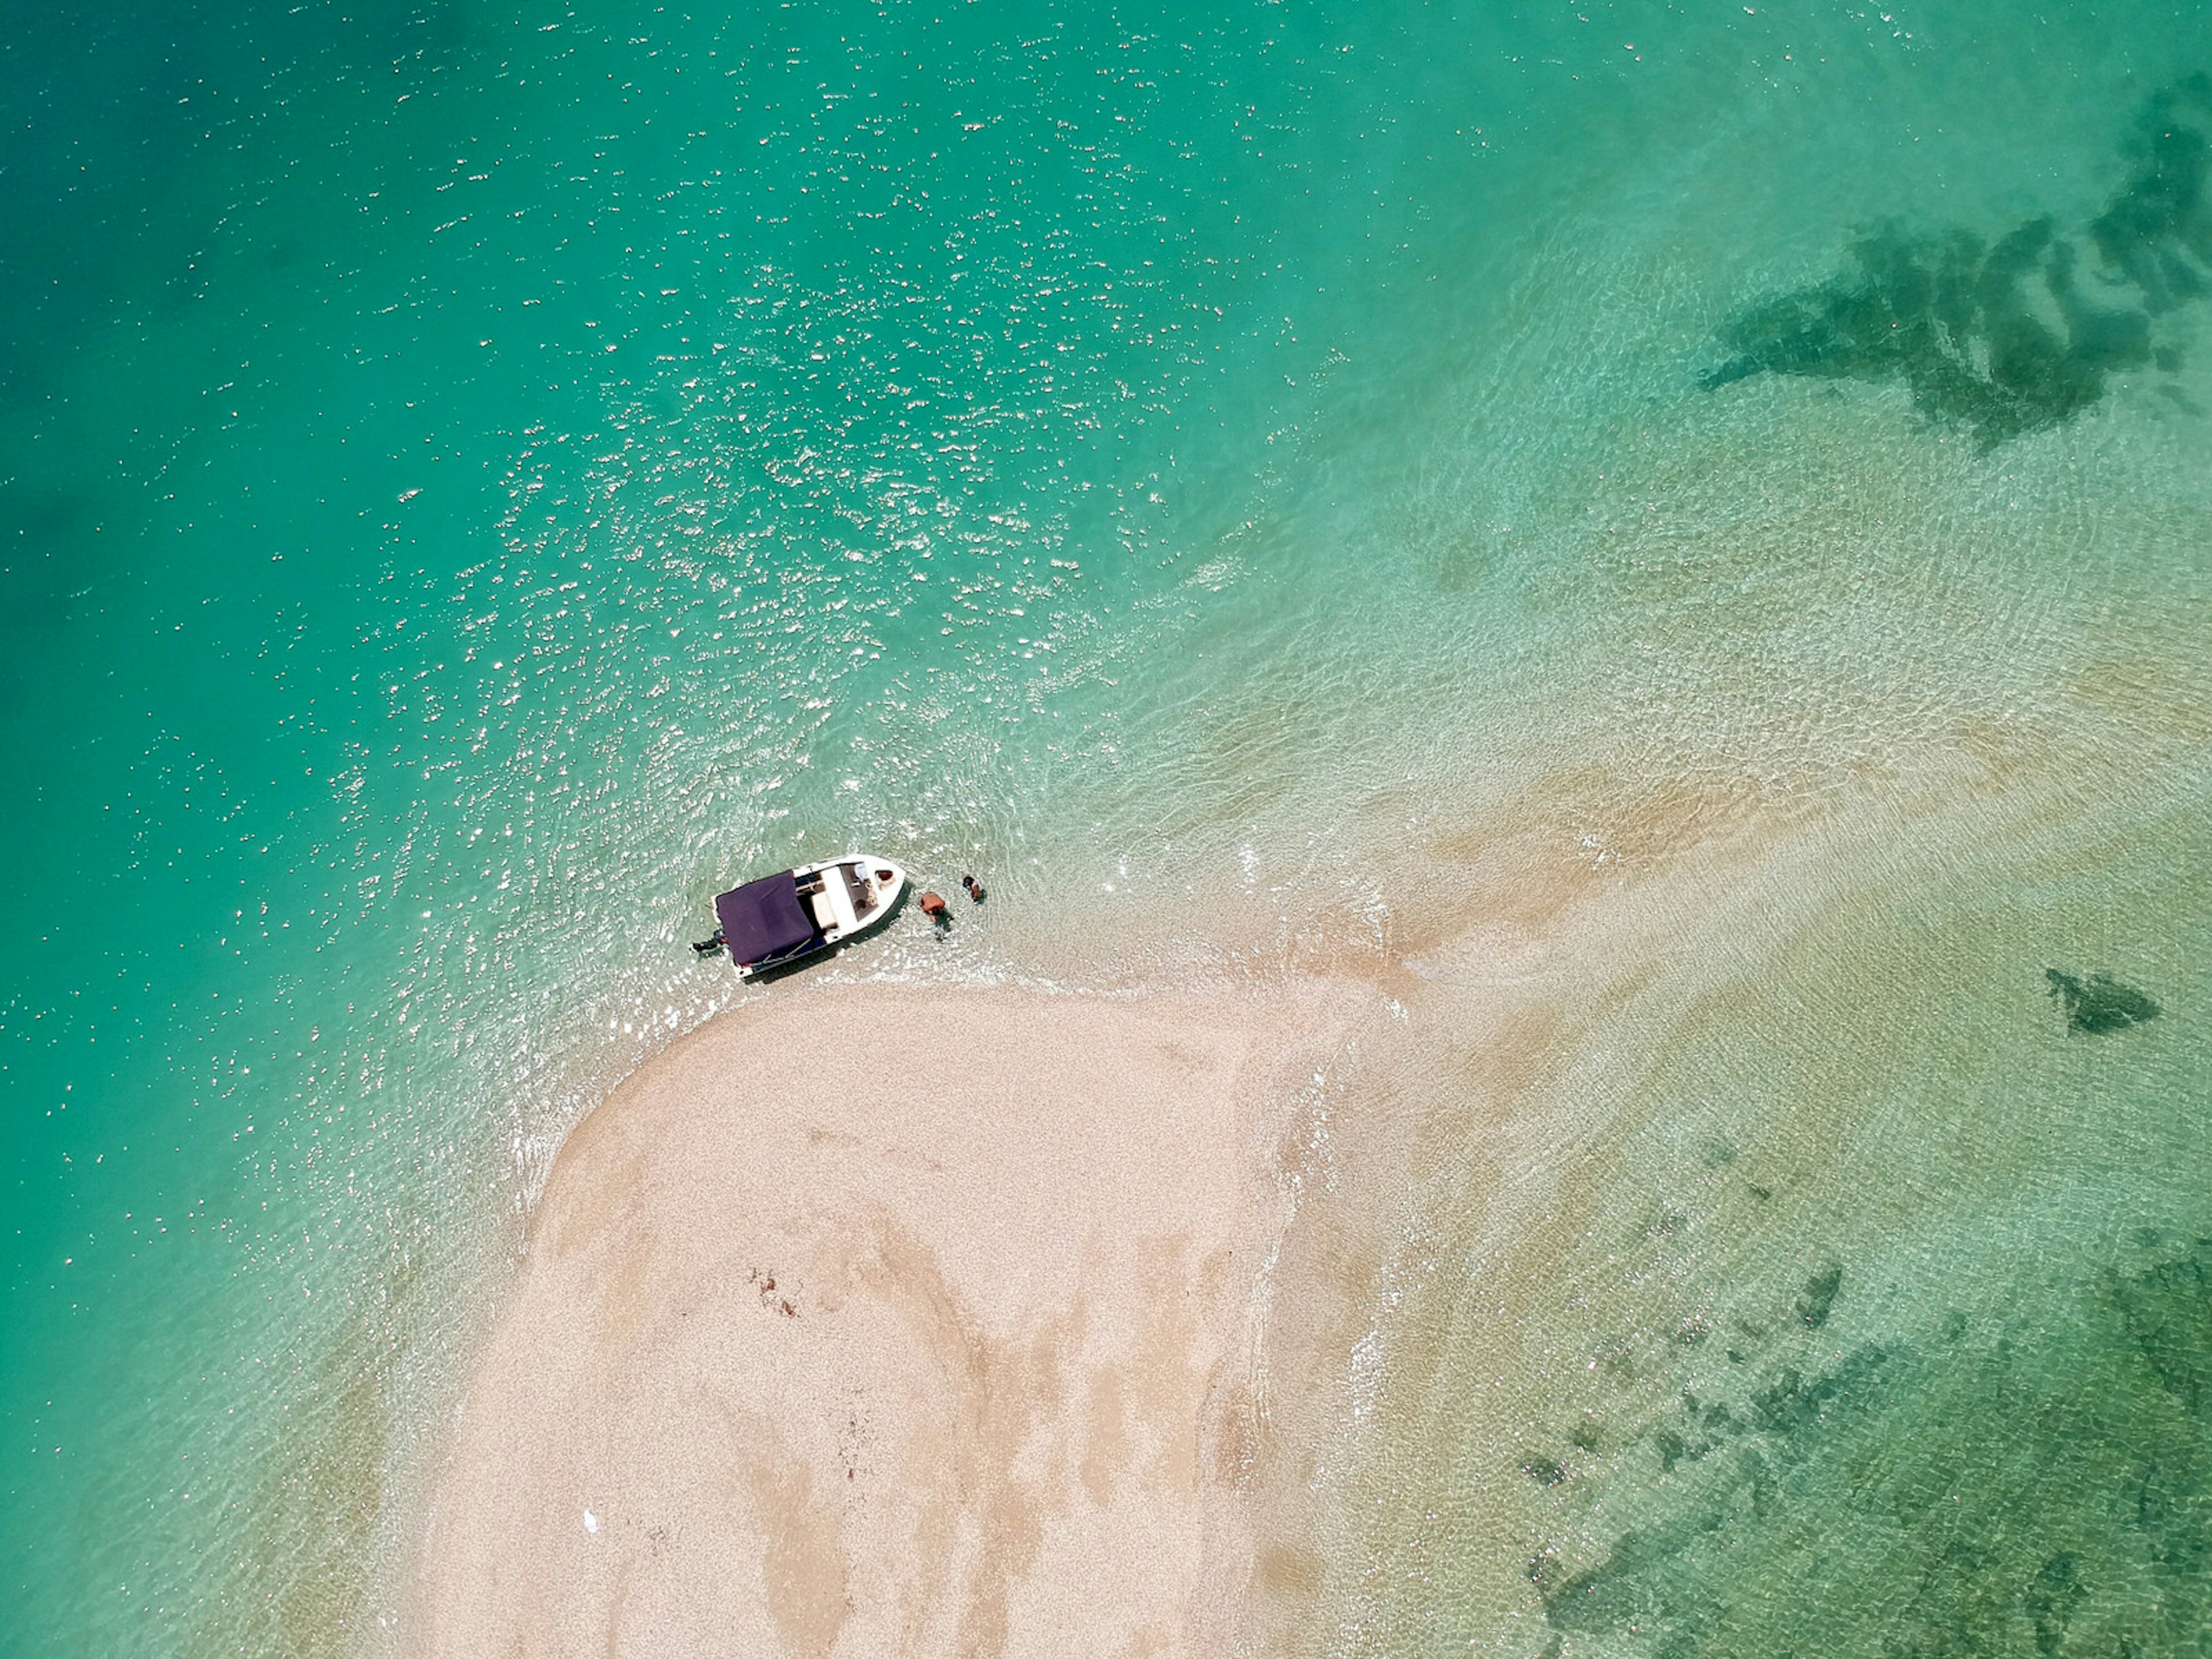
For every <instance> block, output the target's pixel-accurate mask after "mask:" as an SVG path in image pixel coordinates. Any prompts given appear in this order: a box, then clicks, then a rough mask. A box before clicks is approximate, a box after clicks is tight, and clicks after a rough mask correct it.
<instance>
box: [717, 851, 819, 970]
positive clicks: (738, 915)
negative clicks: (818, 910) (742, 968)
mask: <svg viewBox="0 0 2212 1659" xmlns="http://www.w3.org/2000/svg"><path fill="white" fill-rule="evenodd" d="M714 916H715V919H716V920H717V921H720V923H721V924H722V938H723V939H724V940H725V941H726V943H727V944H728V945H729V947H730V959H731V960H732V961H733V962H736V963H739V964H741V965H742V964H743V963H751V962H761V961H764V960H766V959H767V958H768V957H775V956H781V955H782V954H783V953H784V952H785V951H789V950H793V949H794V948H796V947H797V946H799V945H804V944H805V943H806V941H807V940H809V939H812V938H813V937H814V919H813V918H812V917H811V916H810V915H807V914H806V907H805V905H803V904H801V903H800V902H799V878H797V877H796V876H794V875H793V874H792V872H790V871H788V870H784V871H781V872H778V873H776V874H775V875H773V876H763V877H762V878H760V879H759V880H758V881H749V882H747V883H746V884H744V886H742V887H733V888H732V889H731V890H729V891H728V892H726V893H719V894H717V895H716V896H715V897H714Z"/></svg>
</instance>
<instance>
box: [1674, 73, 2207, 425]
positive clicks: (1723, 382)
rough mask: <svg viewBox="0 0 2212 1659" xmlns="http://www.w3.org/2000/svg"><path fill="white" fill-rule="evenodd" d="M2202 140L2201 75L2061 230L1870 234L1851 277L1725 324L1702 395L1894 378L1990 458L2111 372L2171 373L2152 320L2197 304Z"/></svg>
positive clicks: (2087, 394)
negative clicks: (2093, 205) (1741, 383)
mask: <svg viewBox="0 0 2212 1659" xmlns="http://www.w3.org/2000/svg"><path fill="white" fill-rule="evenodd" d="M2208 131H2212V78H2208V77H2207V76H2203V75H2201V74H2200V75H2192V76H2189V77H2187V78H2186V79H2185V80H2183V81H2180V82H2177V83H2176V84H2174V85H2173V86H2171V87H2168V88H2165V89H2164V90H2162V91H2160V92H2159V93H2157V94H2154V96H2153V97H2152V98H2151V99H2150V100H2149V102H2148V104H2147V105H2146V106H2145V108H2144V111H2143V112H2142V116H2141V117H2140V118H2139V119H2138V120H2137V122H2136V128H2135V131H2134V132H2133V134H2132V135H2131V136H2130V139H2129V141H2128V143H2127V144H2126V145H2125V146H2124V155H2125V156H2126V157H2127V159H2128V160H2129V161H2130V162H2131V163H2132V167H2131V170H2130V173H2129V175H2128V179H2127V181H2126V183H2125V184H2124V185H2122V186H2121V187H2120V189H2119V190H2118V191H2116V192H2115V193H2114V194H2113V196H2112V197H2111V198H2110V199H2109V200H2108V201H2107V203H2106V205H2105V208H2104V210H2103V211H2102V212H2100V214H2099V215H2098V216H2096V217H2095V218H2094V219H2093V220H2091V221H2090V222H2089V223H2088V224H2087V226H2086V227H2083V228H2081V231H2079V232H2076V233H2069V232H2067V231H2064V230H2062V229H2061V228H2060V227H2059V226H2058V225H2057V222H2055V221H2054V220H2052V219H2051V218H2049V217H2042V218H2036V219H2031V220H2029V221H2027V222H2025V223H2023V224H2021V225H2020V226H2018V227H2017V228H2015V229H2013V230H2011V231H2010V232H2008V233H2007V234H2004V235H2002V236H2001V237H1999V238H1997V239H1996V240H1995V241H1994V242H1990V241H1985V240H1984V239H1983V238H1981V237H1980V236H1978V235H1976V234H1973V233H1972V232H1970V231H1966V230H1963V229H1953V230H1947V231H1942V232H1937V233H1934V234H1908V233H1907V232H1905V230H1903V229H1901V228H1899V227H1897V226H1895V225H1888V226H1884V227H1881V228H1876V229H1875V230H1872V231H1870V232H1869V233H1867V234H1863V235H1862V236H1860V237H1859V238H1858V240H1857V241H1855V242H1854V243H1853V244H1852V245H1851V247H1850V259H1851V262H1852V265H1853V266H1854V267H1855V268H1854V269H1853V270H1849V271H1846V272H1844V273H1842V274H1839V275H1838V276H1832V277H1830V278H1829V279H1828V280H1827V281H1826V282H1822V283H1815V284H1814V285H1813V286H1812V287H1809V288H1804V289H1797V290H1796V291H1794V292H1791V293H1788V294H1784V295H1778V296H1777V297H1775V298H1773V299H1770V300H1766V301H1760V302H1759V303H1758V304H1756V305H1754V306H1753V307H1750V308H1748V309H1747V310H1746V311H1744V312H1743V313H1741V314H1740V315H1738V316H1737V317H1735V319H1732V320H1731V321H1729V323H1728V324H1726V325H1723V328H1722V329H1721V330H1720V332H1719V342H1720V344H1721V346H1722V347H1723V349H1724V350H1725V351H1727V353H1728V354H1729V355H1728V356H1727V357H1726V359H1725V360H1724V361H1723V362H1722V363H1721V364H1720V366H1719V367H1718V368H1714V369H1712V370H1711V371H1709V372H1708V373H1707V374H1705V375H1704V376H1703V377H1702V380H1701V384H1702V385H1703V386H1705V389H1706V390H1707V391H1709V392H1710V391H1714V390H1717V389H1718V388H1719V387H1722V386H1729V385H1731V384H1733V383H1734V382H1735V381H1737V380H1747V379H1748V378H1750V377H1751V376H1753V375H1755V374H1802V375H1812V376H1815V377H1819V378H1822V379H1827V380H1864V381H1874V382H1882V381H1899V382H1902V383H1903V384H1904V385H1905V387H1906V388H1907V389H1908V391H1909V392H1911V398H1912V402H1913V404H1914V407H1915V408H1916V409H1917V410H1918V411H1919V412H1920V413H1921V414H1922V415H1923V416H1924V417H1925V418H1926V419H1927V420H1928V421H1929V422H1930V423H1932V424H1934V425H1937V426H1942V427H1948V428H1963V429H1965V430H1967V431H1970V432H1972V434H1973V435H1974V436H1975V437H1976V439H1977V440H1978V441H1979V442H1980V444H1981V446H1982V447H1983V449H1984V451H1987V450H1989V449H1991V448H1994V447H1996V446H1997V445H1998V444H2001V443H2003V442H2004V441H2007V440H2008V439H2011V438H2015V437H2018V436H2020V435H2021V434H2023V433H2027V432H2033V431H2037V430H2039V429H2042V428H2047V427H2052V426H2057V425H2059V424H2061V423H2062V422H2066V421H2069V420H2071V419H2072V418H2073V417H2074V416H2076V415H2078V414H2080V413H2081V411H2082V410H2085V409H2087V408H2088V407H2090V406H2091V405H2092V404H2094V403H2096V402H2097V400H2098V399H2099V398H2101V397H2103V396H2104V395H2105V391H2106V381H2107V380H2108V378H2109V377H2110V376H2111V375H2112V374H2114V373H2115V372H2116V371H2118V370H2122V369H2130V368H2141V367H2142V366H2143V365H2145V364H2147V363H2155V364H2156V365H2157V367H2159V368H2161V369H2164V370H2166V371H2167V372H2169V373H2171V372H2172V371H2174V370H2176V369H2178V368H2179V367H2180V361H2181V360H2180V351H2179V347H2178V346H2176V345H2173V344H2171V343H2166V344H2163V345H2162V344H2161V343H2160V342H2159V341H2158V340H2157V339H2156V337H2155V335H2156V331H2157V329H2156V325H2157V323H2158V320H2159V319H2160V318H2162V317H2163V316H2165V315H2166V313H2170V312H2172V311H2173V310H2175V309H2176V308H2177V307H2180V306H2182V305H2183V304H2185V303H2187V302H2189V301H2196V300H2200V299H2202V298H2203V297H2204V296H2205V295H2207V294H2208V293H2212V200H2208V191H2207V183H2208V179H2212V140H2208V137H2207V136H2206V135H2207V132H2208ZM2085 249H2086V250H2087V257H2085ZM2092 261H2093V262H2092Z"/></svg>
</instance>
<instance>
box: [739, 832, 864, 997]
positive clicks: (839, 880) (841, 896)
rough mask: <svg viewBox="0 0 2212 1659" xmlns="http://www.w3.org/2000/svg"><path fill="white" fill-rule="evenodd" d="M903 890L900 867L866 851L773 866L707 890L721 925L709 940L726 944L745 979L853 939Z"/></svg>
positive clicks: (785, 965)
mask: <svg viewBox="0 0 2212 1659" xmlns="http://www.w3.org/2000/svg"><path fill="white" fill-rule="evenodd" d="M905 890H906V872H905V871H904V870H902V869H901V868H900V867H899V866H897V865H896V864H895V863H893V862H892V861H891V860H889V859H879V858H877V857H876V856H875V855H874V854H869V853H848V854H844V855H843V856H842V858H834V859H824V860H822V862H821V863H819V864H802V865H800V866H799V867H798V868H797V869H794V870H779V871H777V872H776V873H775V874H774V875H772V876H763V877H761V878H759V879H758V880H757V881H749V882H747V883H745V884H744V885H743V886H742V887H732V889H731V890H729V891H728V892H726V893H718V894H716V895H715V896H714V919H715V920H716V921H719V922H720V923H721V927H720V932H719V933H717V935H716V937H715V939H711V940H709V941H708V946H709V947H711V946H712V945H714V944H717V943H719V944H720V945H724V946H726V947H727V949H728V951H729V952H730V960H731V961H732V962H734V963H736V964H737V968H738V977H739V978H740V979H751V978H754V977H755V976H756V975H760V974H763V973H767V972H769V971H770V970H772V969H778V968H786V967H789V966H791V965H792V964H793V963H799V962H804V961H805V960H806V959H807V958H808V957H814V956H819V955H821V954H822V953H823V952H824V951H832V950H835V949H836V947H837V946H838V945H843V944H845V943H847V942H848V940H851V939H857V938H859V937H860V935H861V934H862V933H866V932H868V931H869V930H870V929H871V928H872V927H876V926H878V924H879V923H881V922H882V921H884V918H885V917H887V916H889V915H890V913H891V911H892V910H893V909H894V908H896V907H897V904H898V900H899V895H900V894H901V893H902V892H904V891H905Z"/></svg>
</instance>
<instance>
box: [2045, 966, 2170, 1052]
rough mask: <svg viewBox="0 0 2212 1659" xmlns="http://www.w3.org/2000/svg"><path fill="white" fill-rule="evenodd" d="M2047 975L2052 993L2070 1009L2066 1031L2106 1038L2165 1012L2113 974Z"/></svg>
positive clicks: (2049, 972)
mask: <svg viewBox="0 0 2212 1659" xmlns="http://www.w3.org/2000/svg"><path fill="white" fill-rule="evenodd" d="M2043 976H2044V977H2045V979H2047V980H2049V981H2051V995H2052V996H2054V997H2056V998H2057V1000H2059V1002H2060V1003H2061V1004H2062V1005H2063V1006H2064V1008H2065V1010H2066V1029H2067V1030H2069V1031H2081V1032H2085V1033H2087V1035H2088V1036H2109V1035H2110V1034H2112V1032H2114V1031H2124V1030H2127V1029H2128V1027H2130V1025H2140V1024H2142V1023H2143V1022H2144V1021H2145V1020H2150V1019H2156V1018H2158V1017H2159V1015H2160V1013H2161V1012H2164V1011H2163V1010H2161V1009H2160V1007H2159V1006H2158V1004H2156V1003H2155V1002H2154V1001H2152V1000H2150V998H2149V997H2148V996H2146V995H2145V994H2143V993H2142V992H2141V991H2138V990H2137V989H2136V987H2134V986H2132V985H2123V984H2121V983H2120V981H2118V980H2116V979H2114V978H2113V977H2112V975H2110V974H2091V975H2088V977H2087V978H2086V979H2076V978H2075V976H2074V975H2071V974H2063V973H2061V972H2059V971H2058V969H2056V968H2046V969H2044V970H2043Z"/></svg>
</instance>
